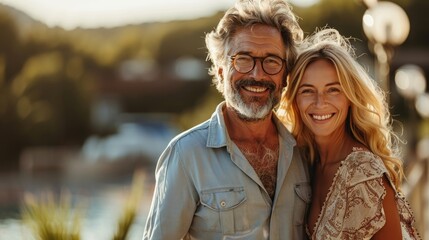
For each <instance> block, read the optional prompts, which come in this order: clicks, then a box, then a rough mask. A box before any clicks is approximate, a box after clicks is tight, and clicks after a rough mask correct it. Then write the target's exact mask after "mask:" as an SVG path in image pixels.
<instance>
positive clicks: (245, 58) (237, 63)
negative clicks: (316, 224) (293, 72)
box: [230, 53, 286, 75]
mask: <svg viewBox="0 0 429 240" xmlns="http://www.w3.org/2000/svg"><path fill="white" fill-rule="evenodd" d="M230 58H231V60H232V65H233V66H234V68H235V70H237V72H239V73H243V74H245V73H249V72H250V71H252V70H253V69H254V68H255V65H256V60H258V59H259V60H260V61H261V62H262V69H263V70H264V72H265V73H266V74H269V75H275V74H277V73H279V72H280V71H281V70H282V69H283V65H284V62H285V61H286V60H285V59H282V58H281V57H278V56H267V57H253V56H250V55H249V54H244V53H239V54H236V55H234V56H231V57H230Z"/></svg>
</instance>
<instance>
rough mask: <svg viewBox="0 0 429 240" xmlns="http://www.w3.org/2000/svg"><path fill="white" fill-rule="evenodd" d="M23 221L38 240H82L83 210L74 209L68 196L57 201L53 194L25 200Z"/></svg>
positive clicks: (27, 196) (63, 196)
mask: <svg viewBox="0 0 429 240" xmlns="http://www.w3.org/2000/svg"><path fill="white" fill-rule="evenodd" d="M22 220H23V222H24V223H25V224H26V225H27V226H28V227H29V228H30V230H31V233H32V234H33V235H32V236H33V238H34V239H36V240H80V239H81V236H80V232H81V225H82V210H81V209H79V208H76V209H73V208H72V205H71V199H70V196H69V195H68V194H63V195H62V196H61V199H60V200H58V201H56V200H55V199H54V196H53V194H52V193H46V194H43V195H42V196H41V197H40V199H37V198H36V197H35V196H33V195H31V194H27V195H26V198H25V207H24V208H23V211H22Z"/></svg>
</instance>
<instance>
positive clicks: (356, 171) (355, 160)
mask: <svg viewBox="0 0 429 240" xmlns="http://www.w3.org/2000/svg"><path fill="white" fill-rule="evenodd" d="M345 165H346V169H347V178H348V183H349V184H348V185H349V186H353V185H356V184H358V183H361V182H364V181H368V180H373V179H377V178H381V177H383V174H385V173H387V169H386V166H385V165H384V163H383V161H382V160H381V158H380V157H379V156H377V155H375V154H374V153H372V152H370V151H369V150H367V149H364V148H353V151H352V152H351V153H350V154H349V155H348V156H347V158H346V160H345Z"/></svg>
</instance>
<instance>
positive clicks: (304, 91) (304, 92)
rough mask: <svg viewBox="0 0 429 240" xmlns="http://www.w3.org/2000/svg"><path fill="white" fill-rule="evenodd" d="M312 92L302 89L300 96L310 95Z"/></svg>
mask: <svg viewBox="0 0 429 240" xmlns="http://www.w3.org/2000/svg"><path fill="white" fill-rule="evenodd" d="M313 92H314V91H313V90H312V89H308V88H307V89H302V90H301V94H311V93H313Z"/></svg>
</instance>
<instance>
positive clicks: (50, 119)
mask: <svg viewBox="0 0 429 240" xmlns="http://www.w3.org/2000/svg"><path fill="white" fill-rule="evenodd" d="M34 2H35V0H34ZM58 2H60V1H58ZM86 2H87V3H88V4H85V3H81V4H77V5H76V6H73V7H72V8H71V6H67V5H66V7H69V8H68V10H64V11H60V10H59V9H57V8H55V7H56V5H55V4H52V5H46V1H45V3H44V1H41V2H40V3H39V4H36V3H32V5H31V6H30V7H28V6H27V5H26V1H19V0H13V1H11V0H0V160H1V161H0V238H1V239H3V236H7V237H6V238H5V239H31V238H29V235H31V230H30V229H29V228H28V227H26V225H25V224H24V223H23V222H22V215H21V209H22V206H23V205H24V204H25V202H24V196H25V195H26V194H27V193H31V194H34V195H35V196H36V197H37V196H40V197H42V196H41V195H43V192H45V191H46V190H48V191H51V192H52V193H54V196H58V197H60V196H61V193H62V192H63V191H64V190H65V189H66V190H68V191H70V193H71V204H72V205H73V206H75V205H76V206H77V205H79V204H80V202H84V205H85V206H86V207H85V210H84V214H83V215H84V217H83V220H82V222H81V224H82V228H81V232H82V233H81V236H82V239H94V238H95V237H96V236H97V237H96V239H109V237H111V236H113V230H114V229H115V228H114V227H112V226H115V224H117V222H118V221H117V220H118V219H119V218H120V216H121V214H120V213H121V211H122V209H123V208H122V207H123V205H126V202H127V199H128V197H129V196H131V195H132V192H133V190H132V185H133V181H135V180H133V179H134V178H133V176H134V175H135V172H139V173H141V172H143V174H144V175H145V177H144V179H145V181H144V183H142V186H143V187H142V189H143V191H142V193H141V195H142V196H141V197H142V198H141V200H140V205H139V208H138V210H137V215H136V217H135V219H134V222H133V224H132V227H131V229H130V234H129V235H128V239H140V238H141V234H142V231H143V230H142V229H143V226H144V223H145V217H146V214H147V211H148V208H149V204H150V201H151V197H152V191H153V183H154V182H153V181H154V176H153V171H154V167H155V164H156V160H157V157H158V156H159V154H160V153H161V151H162V150H163V149H164V147H165V146H166V144H167V143H168V142H169V140H170V139H171V138H172V137H173V136H175V135H176V134H177V133H179V132H181V131H183V130H185V129H188V128H190V127H191V126H193V125H195V124H197V123H199V122H201V121H204V120H206V119H207V118H208V117H209V116H210V115H211V113H212V112H213V111H214V108H215V106H216V105H217V104H218V103H219V102H220V101H221V100H222V98H221V96H220V95H219V94H218V93H217V92H216V90H215V88H214V87H212V86H211V80H210V77H209V76H208V74H207V68H208V67H209V63H208V62H206V50H205V45H204V34H205V33H207V32H209V31H211V30H212V29H213V28H214V27H215V25H216V24H217V22H218V20H219V19H220V17H221V16H222V14H223V10H224V9H226V8H227V7H229V6H230V5H231V4H233V2H234V1H232V0H226V1H211V0H208V1H202V0H200V1H197V2H198V5H195V4H197V3H190V2H189V1H183V2H181V1H175V2H174V1H173V2H172V3H171V6H170V4H166V3H164V5H163V6H162V7H161V8H160V9H158V10H151V9H150V8H149V7H148V6H146V5H145V6H143V8H138V6H137V5H136V6H135V7H133V9H128V10H125V9H126V8H125V7H126V4H129V3H128V1H115V2H122V5H121V7H120V8H119V7H116V8H115V9H116V12H115V11H114V10H112V12H110V15H106V16H103V17H101V20H103V19H104V22H103V21H101V20H97V21H96V20H95V19H96V14H97V13H100V12H102V11H101V7H102V5H98V6H96V5H93V4H92V3H91V4H90V3H89V2H88V1H86ZM110 2H111V1H105V2H104V4H103V3H102V2H100V4H103V5H106V6H107V5H109V4H110ZM140 2H143V1H140ZM291 2H292V4H293V5H294V11H295V12H296V13H297V15H298V16H299V17H300V18H301V21H300V24H301V26H302V28H303V29H304V31H305V33H306V34H309V33H311V32H313V31H314V30H315V28H316V27H318V28H320V27H324V26H329V27H335V28H337V29H339V30H340V32H341V33H342V34H343V35H345V36H350V37H353V38H354V39H356V41H353V40H352V44H353V46H354V47H355V49H356V53H357V55H358V56H359V59H358V60H359V61H360V63H361V64H362V65H363V66H365V67H366V68H367V69H368V71H369V72H370V73H371V74H372V76H374V78H375V79H376V80H377V81H378V82H379V83H380V86H382V87H383V88H384V89H385V90H386V92H387V93H388V96H389V105H390V109H391V114H392V117H393V119H394V120H397V122H398V123H400V124H396V125H395V126H396V127H397V131H398V134H399V135H400V137H401V138H402V139H403V140H404V144H403V145H402V151H403V153H404V154H403V158H404V166H405V170H406V174H407V182H406V183H405V184H404V192H405V193H406V194H407V196H408V197H409V199H410V200H411V205H412V206H411V207H412V208H413V209H414V212H415V214H416V218H417V227H418V228H419V230H420V232H421V234H422V235H423V237H424V239H429V233H428V232H427V231H428V230H429V225H428V224H429V207H428V206H427V204H428V203H429V195H428V194H429V193H428V191H427V188H428V183H429V178H428V171H429V164H428V162H427V160H428V159H429V121H428V119H429V95H428V93H427V90H426V85H427V79H426V76H427V72H428V71H429V45H428V39H429V31H427V25H429V20H427V17H426V16H425V14H427V12H428V10H429V1H426V0H396V1H376V0H355V1H343V0H306V1H304V0H295V1H291ZM1 3H3V4H1ZM27 3H28V1H27ZM174 3H181V5H183V6H184V7H185V8H184V9H185V10H186V11H185V10H182V9H180V8H179V7H177V6H176V5H174ZM209 3H216V6H211V10H210V11H209V10H204V9H203V8H204V7H207V6H208V8H210V5H209ZM141 4H142V5H144V4H146V3H144V4H143V3H141ZM186 4H194V5H195V6H194V7H193V9H195V14H198V15H193V14H194V13H192V12H191V11H190V10H189V9H191V8H190V7H187V5H186ZM205 5H207V6H205ZM85 7H92V8H93V10H88V9H86V10H85ZM94 7H95V8H94ZM139 7H142V6H139ZM168 7H170V8H168ZM41 9H45V10H46V11H45V12H44V14H40V13H37V12H36V10H41ZM79 9H81V10H82V11H81V12H78V10H79ZM94 9H96V10H94ZM112 9H113V8H112ZM33 10H34V11H33ZM68 11H69V12H68ZM392 11H397V13H393V12H392ZM174 12H181V13H182V15H181V16H175V15H174V14H173V13H174ZM84 13H89V15H91V16H92V18H91V17H87V16H86V15H85V16H84ZM133 13H138V14H140V15H142V16H143V15H145V16H149V15H161V13H167V15H168V17H169V18H166V19H160V18H156V19H155V18H154V19H152V20H151V19H140V20H135V19H134V20H133V21H131V20H129V21H128V22H119V20H124V18H125V16H128V15H131V14H133ZM145 13H146V14H145ZM149 13H151V14H149ZM153 13H157V14H153ZM49 14H52V15H54V16H56V17H58V16H62V15H64V18H66V17H67V19H68V20H70V21H71V20H76V23H75V25H73V24H72V22H70V21H69V22H68V23H67V24H66V23H62V22H60V21H58V22H53V21H51V20H49V19H48V15H49ZM138 14H137V15H138ZM390 16H393V18H392V17H390ZM84 19H87V20H88V19H89V20H88V21H89V23H88V24H86V25H85V24H83V23H82V22H79V21H82V20H84ZM77 20H79V21H77ZM114 20H118V21H117V22H115V21H114ZM91 21H92V22H91ZM398 21H399V22H398ZM103 23H105V25H103ZM407 27H408V28H407ZM380 29H381V30H380Z"/></svg>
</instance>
